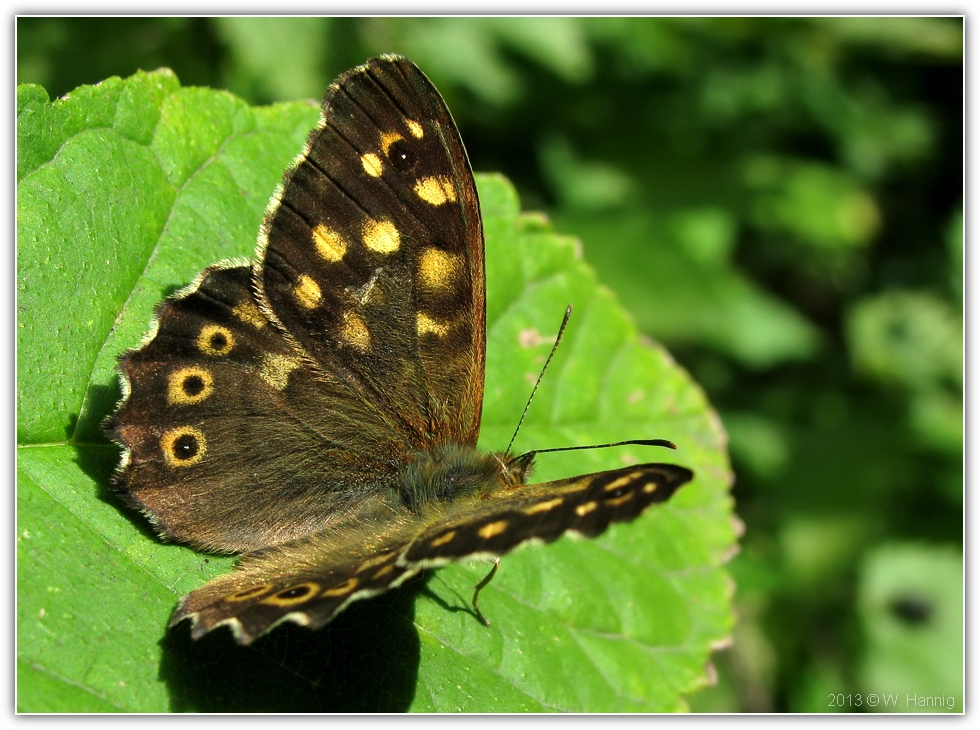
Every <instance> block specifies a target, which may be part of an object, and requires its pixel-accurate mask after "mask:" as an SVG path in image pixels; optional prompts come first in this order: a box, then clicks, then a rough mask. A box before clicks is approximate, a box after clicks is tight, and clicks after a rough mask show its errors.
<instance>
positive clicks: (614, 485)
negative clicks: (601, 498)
mask: <svg viewBox="0 0 980 730" xmlns="http://www.w3.org/2000/svg"><path fill="white" fill-rule="evenodd" d="M636 476H637V475H636V474H627V475H626V476H622V477H620V478H619V479H614V480H613V481H611V482H609V484H607V485H606V486H604V487H603V488H602V489H603V491H606V492H615V491H616V490H617V489H620V488H621V487H625V486H626V485H627V484H629V483H630V482H632V481H634V480H635V479H636Z"/></svg>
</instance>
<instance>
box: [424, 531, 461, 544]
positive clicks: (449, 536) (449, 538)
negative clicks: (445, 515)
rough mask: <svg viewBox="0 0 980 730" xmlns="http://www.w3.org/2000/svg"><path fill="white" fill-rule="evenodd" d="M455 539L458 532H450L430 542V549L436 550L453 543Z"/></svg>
mask: <svg viewBox="0 0 980 730" xmlns="http://www.w3.org/2000/svg"><path fill="white" fill-rule="evenodd" d="M454 537H456V530H450V531H449V532H447V533H445V534H444V535H439V537H437V538H436V539H435V540H433V541H432V542H430V543H429V547H434V548H437V547H442V546H443V545H445V544H446V543H447V542H452V541H453V538H454Z"/></svg>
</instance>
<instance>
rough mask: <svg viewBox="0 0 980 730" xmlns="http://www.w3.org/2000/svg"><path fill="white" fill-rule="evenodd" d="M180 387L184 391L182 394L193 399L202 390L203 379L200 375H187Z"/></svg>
mask: <svg viewBox="0 0 980 730" xmlns="http://www.w3.org/2000/svg"><path fill="white" fill-rule="evenodd" d="M180 385H181V387H182V388H183V389H184V394H185V395H187V396H190V397H191V398H193V397H194V396H196V395H200V394H201V391H203V390H204V378H202V377H201V376H200V375H188V376H187V377H186V378H184V381H183V382H182V383H181V384H180Z"/></svg>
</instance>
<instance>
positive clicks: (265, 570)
mask: <svg viewBox="0 0 980 730" xmlns="http://www.w3.org/2000/svg"><path fill="white" fill-rule="evenodd" d="M361 527H362V528H363V525H362V526H361ZM389 527H390V526H389ZM358 536H359V537H363V539H362V540H356V539H352V538H354V537H358ZM404 541H405V536H404V535H399V534H397V531H396V533H395V534H387V535H379V534H378V532H377V531H374V530H371V531H368V532H365V533H364V534H360V532H359V529H358V526H357V525H355V524H350V525H347V526H346V529H345V532H344V534H343V537H339V533H333V534H327V533H321V534H318V535H316V536H313V537H311V538H309V539H308V540H303V541H299V542H294V543H289V544H286V545H283V546H280V547H278V548H273V549H271V550H268V551H263V552H261V553H258V554H255V555H250V556H246V557H245V558H243V559H242V560H241V562H240V564H239V566H238V570H235V571H233V572H231V573H228V574H226V575H222V576H220V577H218V578H215V579H214V580H212V581H211V582H210V583H208V584H207V585H205V586H203V587H202V588H198V589H197V590H196V591H194V592H192V593H190V594H189V595H187V596H185V597H184V598H183V599H181V602H180V604H179V605H178V606H177V609H176V611H174V615H173V617H172V618H171V620H170V625H171V626H176V625H177V624H178V623H180V622H181V621H184V620H190V621H191V636H192V637H193V638H195V639H198V638H200V637H201V636H203V635H204V634H206V633H208V632H209V631H211V630H212V629H215V628H217V627H219V626H229V627H230V628H231V630H232V633H233V635H234V637H235V640H236V641H238V643H240V644H250V643H251V642H252V641H253V640H255V639H256V638H258V637H259V636H261V635H262V634H264V633H266V632H267V631H269V630H271V629H272V628H274V627H276V626H278V625H279V624H280V623H283V622H284V621H292V622H294V623H297V624H300V625H301V626H307V627H309V628H311V629H316V628H319V627H321V626H323V625H325V624H327V623H328V622H330V621H331V620H332V619H333V618H334V617H335V616H336V615H337V614H339V613H340V612H341V611H343V610H344V608H346V607H347V606H348V605H350V604H351V603H352V602H354V601H358V600H362V599H365V598H371V597H372V596H376V595H378V594H379V593H384V592H386V591H388V590H390V589H392V588H396V587H398V586H399V585H401V584H402V583H404V582H405V581H406V580H408V579H409V578H411V577H412V576H414V575H415V574H416V573H418V572H419V570H421V568H416V567H412V566H401V565H398V563H397V561H398V553H399V549H400V548H402V547H404Z"/></svg>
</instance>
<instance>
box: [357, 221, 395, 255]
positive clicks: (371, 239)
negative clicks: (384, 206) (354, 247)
mask: <svg viewBox="0 0 980 730" xmlns="http://www.w3.org/2000/svg"><path fill="white" fill-rule="evenodd" d="M363 235H364V245H365V246H367V247H368V248H369V249H371V250H372V251H377V252H378V253H393V252H394V251H397V250H398V247H399V246H400V245H401V235H400V234H399V233H398V229H397V228H395V224H394V223H392V222H391V221H389V220H380V221H373V220H372V221H368V222H367V223H365V224H364V231H363Z"/></svg>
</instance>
